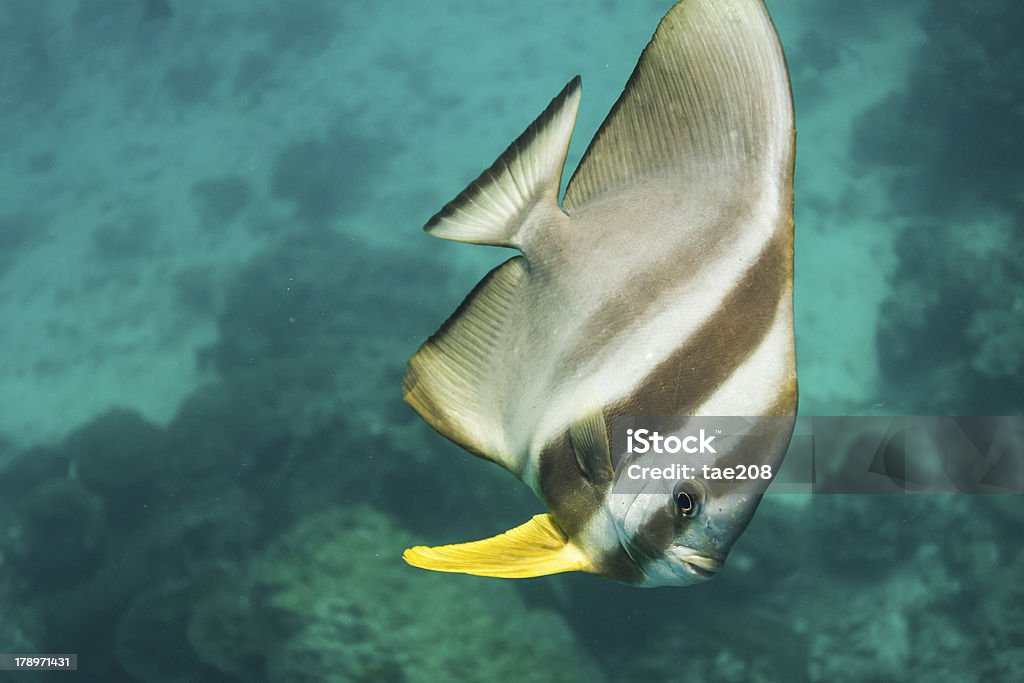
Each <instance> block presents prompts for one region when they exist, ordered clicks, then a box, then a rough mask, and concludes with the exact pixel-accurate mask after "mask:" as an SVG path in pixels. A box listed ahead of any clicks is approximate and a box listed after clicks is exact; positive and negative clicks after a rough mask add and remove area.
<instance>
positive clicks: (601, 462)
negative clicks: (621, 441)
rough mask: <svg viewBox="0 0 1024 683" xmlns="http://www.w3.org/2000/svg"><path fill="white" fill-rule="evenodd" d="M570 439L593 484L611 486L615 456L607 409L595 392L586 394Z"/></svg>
mask: <svg viewBox="0 0 1024 683" xmlns="http://www.w3.org/2000/svg"><path fill="white" fill-rule="evenodd" d="M569 437H570V439H571V441H572V449H573V452H574V453H575V454H576V462H577V463H579V466H580V469H582V470H583V473H584V474H585V475H586V477H587V479H588V480H589V481H590V483H592V484H594V485H595V486H606V485H607V484H609V483H611V480H612V476H613V472H612V457H611V455H612V454H611V444H610V443H609V442H608V427H607V425H606V424H605V420H604V410H603V409H602V408H601V404H600V403H599V402H598V401H597V398H596V397H595V396H594V395H593V394H592V393H587V392H584V396H583V398H582V399H581V400H580V403H579V409H578V410H577V412H576V416H575V417H574V418H573V421H572V423H571V424H570V425H569Z"/></svg>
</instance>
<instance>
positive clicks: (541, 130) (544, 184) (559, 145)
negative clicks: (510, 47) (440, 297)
mask: <svg viewBox="0 0 1024 683" xmlns="http://www.w3.org/2000/svg"><path fill="white" fill-rule="evenodd" d="M580 85H581V81H580V77H579V76H576V77H575V78H574V79H572V80H571V81H569V83H568V84H567V85H566V86H565V87H564V88H563V89H562V91H561V92H560V93H559V94H558V95H557V96H556V97H555V98H554V99H553V100H551V104H549V105H548V106H547V109H545V110H544V112H543V113H542V114H541V115H540V116H538V117H537V119H536V120H535V121H534V122H533V123H532V124H530V127H529V128H527V129H526V131H525V132H524V133H523V134H522V135H520V136H519V137H518V138H517V139H516V141H515V142H513V143H512V144H511V145H509V147H508V149H506V150H505V152H504V153H503V154H502V155H501V156H500V157H498V159H497V161H495V162H494V164H492V165H491V167H490V168H488V169H487V170H486V171H484V172H483V173H481V174H480V177H478V178H477V179H476V180H474V181H473V182H472V183H470V184H469V187H467V188H466V189H465V190H463V191H462V192H461V193H460V194H459V195H458V196H457V197H456V198H455V199H453V200H452V201H450V202H448V204H446V205H445V207H444V208H443V209H441V210H440V211H439V212H438V213H437V214H435V215H434V217H433V218H431V219H430V220H429V221H427V224H426V225H425V226H424V228H423V229H424V230H426V231H427V232H428V233H430V234H431V235H434V236H435V237H441V238H444V239H448V240H454V241H456V242H469V243H471V244H489V245H494V246H502V247H515V248H519V247H521V246H522V235H521V234H520V232H521V230H522V229H523V227H524V226H525V225H527V224H528V221H527V218H528V217H529V216H530V214H531V213H532V212H533V210H534V209H536V208H537V207H538V206H540V207H542V208H543V209H545V210H547V211H551V212H553V211H558V188H559V185H560V183H561V180H562V168H563V166H564V165H565V157H566V154H567V153H568V151H569V140H570V139H571V138H572V131H573V128H574V127H575V125H576V112H577V110H578V109H579V104H580Z"/></svg>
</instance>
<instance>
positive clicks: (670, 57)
mask: <svg viewBox="0 0 1024 683" xmlns="http://www.w3.org/2000/svg"><path fill="white" fill-rule="evenodd" d="M793 131H794V128H793V114H792V97H791V95H790V89H789V76H788V73H787V71H786V65H785V58H784V57H783V54H782V48H781V46H780V44H779V41H778V37H777V35H776V33H775V28H774V27H773V25H772V23H771V19H770V18H769V16H768V11H767V9H765V7H764V3H763V1H762V0H682V2H679V3H678V4H676V5H675V6H674V7H673V8H672V9H671V10H669V12H668V14H666V15H665V17H664V19H662V21H661V23H660V24H659V25H658V29H657V31H656V32H655V34H654V37H653V38H652V39H651V42H650V43H649V44H648V46H647V48H646V49H645V50H644V52H643V54H642V55H641V56H640V60H639V62H638V63H637V66H636V69H635V70H634V71H633V75H632V76H631V77H630V79H629V82H628V83H627V84H626V87H625V89H624V90H623V92H622V95H621V96H620V97H619V99H618V101H617V102H616V103H615V106H614V107H613V108H612V110H611V112H610V113H609V114H608V117H607V118H606V119H605V121H604V123H603V124H602V125H601V128H600V129H599V130H598V132H597V134H596V135H595V136H594V139H593V140H592V141H591V143H590V146H589V148H588V149H587V151H586V153H585V154H584V155H583V159H582V161H581V162H580V165H579V167H578V168H577V170H576V172H575V173H574V174H573V176H572V179H571V180H570V181H569V185H568V188H567V189H566V193H565V198H564V201H563V206H564V207H565V210H566V211H567V212H568V213H569V214H570V215H572V213H573V211H574V209H578V208H580V207H582V206H585V205H587V204H589V203H591V202H596V201H599V200H601V199H603V198H604V197H606V196H608V195H615V194H618V193H621V192H623V191H626V190H630V189H633V188H636V187H637V186H641V185H647V186H650V185H651V184H653V185H655V186H656V185H658V184H659V183H661V184H662V185H663V186H666V190H667V191H668V192H675V193H678V192H680V191H683V192H686V191H689V192H704V191H705V190H706V189H707V188H708V187H709V184H712V186H714V187H719V188H721V187H731V188H735V190H734V191H740V190H742V191H743V192H752V191H756V190H759V189H761V188H760V187H756V184H757V183H758V182H767V183H772V184H774V185H781V184H782V182H781V180H780V175H781V174H785V173H791V163H792V158H791V149H792V138H793V135H794V132H793Z"/></svg>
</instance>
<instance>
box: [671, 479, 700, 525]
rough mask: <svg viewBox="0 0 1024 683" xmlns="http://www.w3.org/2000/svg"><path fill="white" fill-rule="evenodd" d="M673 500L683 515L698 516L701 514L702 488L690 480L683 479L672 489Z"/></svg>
mask: <svg viewBox="0 0 1024 683" xmlns="http://www.w3.org/2000/svg"><path fill="white" fill-rule="evenodd" d="M672 500H674V501H675V503H676V509H677V510H679V514H681V515H682V516H683V517H696V516H697V515H698V514H700V508H701V494H700V490H699V489H698V488H697V486H696V485H694V484H693V483H692V482H689V481H681V482H679V483H678V484H676V486H675V488H674V489H672Z"/></svg>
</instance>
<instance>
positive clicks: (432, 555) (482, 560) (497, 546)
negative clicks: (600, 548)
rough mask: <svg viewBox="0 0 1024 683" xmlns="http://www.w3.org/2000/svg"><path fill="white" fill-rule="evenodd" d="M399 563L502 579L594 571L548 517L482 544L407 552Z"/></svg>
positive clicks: (423, 547) (534, 520)
mask: <svg viewBox="0 0 1024 683" xmlns="http://www.w3.org/2000/svg"><path fill="white" fill-rule="evenodd" d="M402 559H403V560H405V561H406V562H408V563H409V564H411V565H412V566H414V567H421V568H423V569H431V570H433V571H436V572H457V573H460V574H475V575H476V576H497V577H501V578H505V579H525V578H530V577H533V576H546V575H548V574H559V573H561V572H573V571H585V572H592V571H594V569H593V564H592V563H591V562H590V560H589V559H588V558H587V556H586V555H585V554H584V553H583V552H582V551H581V550H580V549H579V548H577V547H576V546H574V545H572V544H571V543H569V542H568V538H566V536H565V534H564V533H562V530H561V529H559V528H558V526H557V525H555V522H554V520H553V519H551V515H535V516H534V517H533V519H531V520H530V521H529V522H527V523H526V524H522V525H520V526H517V527H516V528H515V529H509V530H508V531H506V532H505V533H503V534H498V535H497V536H492V537H491V538H485V539H483V540H481V541H471V542H469V543H458V544H456V545H441V546H437V547H434V548H427V547H426V546H422V545H420V546H416V547H415V548H409V549H408V550H406V551H405V553H403V554H402Z"/></svg>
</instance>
